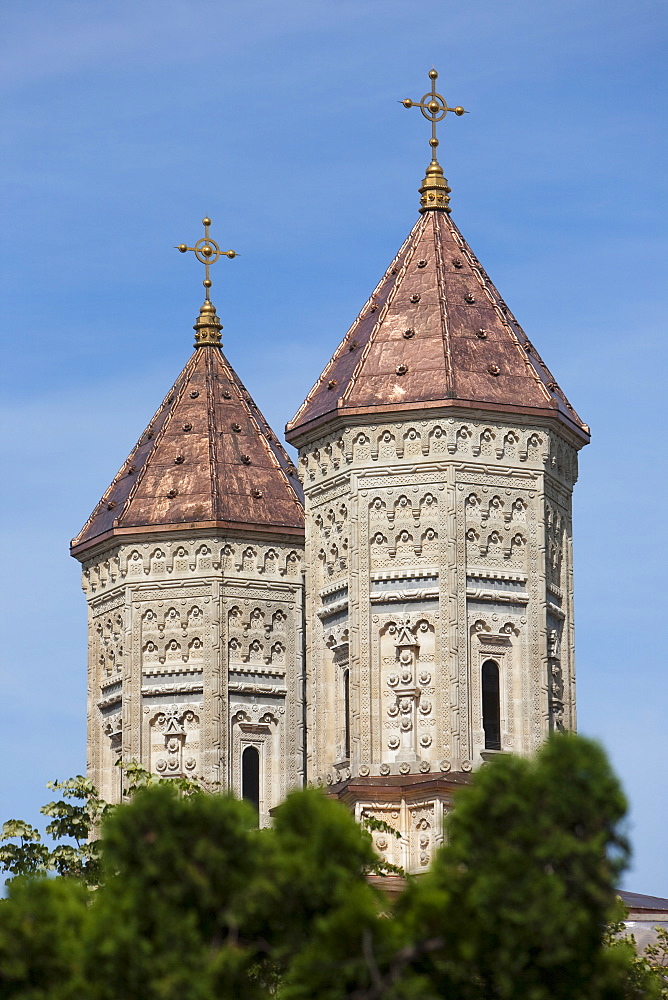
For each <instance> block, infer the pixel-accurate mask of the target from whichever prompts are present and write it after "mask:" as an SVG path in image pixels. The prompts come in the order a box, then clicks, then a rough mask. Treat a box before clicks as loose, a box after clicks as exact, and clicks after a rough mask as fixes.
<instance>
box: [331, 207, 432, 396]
mask: <svg viewBox="0 0 668 1000" xmlns="http://www.w3.org/2000/svg"><path fill="white" fill-rule="evenodd" d="M426 225H427V217H426V214H425V215H422V216H420V218H419V219H418V222H417V224H416V225H415V226H413V228H412V229H411V231H410V234H409V236H408V238H407V239H406V240H405V241H404V243H403V244H402V247H401V250H400V251H399V253H398V254H396V256H395V257H394V259H393V261H392V263H391V264H390V266H389V267H388V268H387V270H386V271H385V274H384V275H383V278H381V280H380V281H379V282H378V286H377V287H379V286H380V285H381V284H382V283H383V281H384V279H385V277H386V276H387V274H388V272H390V273H391V270H392V267H393V265H394V263H395V261H397V260H398V259H399V258H400V256H401V254H402V252H403V251H404V250H405V257H404V262H403V264H402V265H401V267H400V268H399V270H398V271H397V274H396V275H395V278H394V282H393V283H392V287H391V288H390V291H389V294H388V296H387V298H386V299H385V302H384V303H383V305H382V306H381V309H380V311H379V313H378V317H377V319H376V322H375V323H374V325H373V328H372V330H371V333H370V334H369V339H368V340H367V342H366V344H365V345H364V348H363V350H362V353H361V354H360V357H359V361H358V362H357V364H356V365H355V368H354V370H353V372H352V375H351V376H350V378H349V379H348V385H347V386H346V388H345V391H344V392H342V393H341V395H340V396H339V398H338V400H337V404H336V410H339V409H340V408H341V404H344V403H346V402H347V401H348V400H349V398H350V395H351V393H352V390H353V387H354V386H355V385H356V383H357V379H358V378H359V374H358V373H359V371H360V369H361V368H362V366H363V365H364V362H365V361H366V359H367V357H368V355H369V352H370V350H371V345H372V344H373V342H374V338H375V336H376V333H377V332H378V330H379V329H380V327H381V325H382V323H383V320H384V319H385V317H386V316H387V314H388V312H389V309H390V306H391V305H392V303H393V302H394V300H395V298H396V296H397V292H398V291H399V288H400V286H401V284H402V282H403V280H404V278H405V277H406V273H407V271H408V265H409V263H410V261H411V260H412V259H413V257H414V256H415V252H416V249H417V247H416V243H417V242H418V240H419V239H420V237H421V236H422V234H423V233H424V230H425V228H426ZM414 232H415V238H414V240H413V245H412V246H410V245H409V246H407V244H409V242H410V240H411V237H412V236H413V233H414ZM371 298H373V295H372V296H371Z"/></svg>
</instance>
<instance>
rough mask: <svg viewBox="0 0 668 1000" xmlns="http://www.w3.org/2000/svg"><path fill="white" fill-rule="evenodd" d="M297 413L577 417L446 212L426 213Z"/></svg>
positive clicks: (302, 426)
mask: <svg viewBox="0 0 668 1000" xmlns="http://www.w3.org/2000/svg"><path fill="white" fill-rule="evenodd" d="M422 211H423V214H422V215H421V216H420V218H419V220H418V221H417V222H416V224H415V226H414V227H413V229H412V230H411V232H410V234H409V236H408V239H407V240H406V242H405V243H404V245H403V246H402V247H401V249H400V251H399V253H398V254H397V256H396V257H395V258H394V260H393V261H392V263H391V265H390V266H389V268H388V269H387V271H386V272H385V274H384V275H383V277H382V279H381V281H380V282H379V284H378V286H377V287H376V289H375V291H374V293H373V295H372V296H371V298H370V299H369V300H368V302H367V303H366V305H365V306H364V308H363V309H362V311H361V313H360V314H359V316H358V317H357V319H356V320H355V322H354V323H353V325H352V327H351V328H350V330H349V331H348V333H347V334H346V336H345V337H344V339H343V341H342V342H341V344H340V345H339V348H338V349H337V351H336V353H335V354H334V356H333V357H332V359H331V360H330V362H329V363H328V365H327V366H326V368H325V370H324V371H323V373H322V375H321V376H320V378H319V379H318V381H317V383H316V384H315V385H314V387H313V388H312V389H311V391H310V393H309V394H308V396H307V398H306V400H305V402H304V403H303V405H302V406H301V408H300V409H299V411H298V412H297V414H296V416H295V417H294V418H293V420H292V421H291V422H290V423H289V424H288V425H287V428H286V436H287V439H288V441H290V442H291V443H294V444H297V443H299V442H300V441H301V440H303V438H304V436H305V435H310V434H311V433H312V432H315V431H319V430H320V428H321V427H324V425H326V424H328V423H329V422H330V421H331V420H332V418H334V417H342V416H349V417H351V418H352V417H355V416H358V415H365V414H366V415H369V416H373V415H380V414H381V413H384V414H392V415H394V414H398V413H400V412H402V411H405V410H425V409H431V408H442V407H449V406H452V407H457V408H461V407H469V408H473V409H476V410H480V409H483V410H493V411H495V412H497V413H498V412H508V413H522V414H527V415H530V416H534V417H543V418H544V417H550V418H552V419H556V420H558V421H560V422H561V424H563V425H564V426H565V427H567V428H568V429H569V430H570V431H571V432H573V434H574V435H575V436H576V438H578V439H579V440H580V441H581V442H582V443H586V442H587V441H588V440H589V428H588V427H587V425H586V424H584V423H583V422H582V420H580V418H579V417H578V415H577V413H576V412H575V410H574V409H573V407H572V406H571V405H570V403H569V402H568V400H567V399H566V396H565V395H564V393H563V392H562V391H561V389H560V388H559V386H558V385H557V383H556V381H555V379H554V377H553V375H552V374H551V372H550V371H549V369H548V368H547V366H546V365H545V364H544V362H543V361H542V359H541V357H540V355H539V354H538V352H537V350H536V349H535V347H534V346H533V345H532V344H531V343H530V342H529V339H528V338H527V336H526V334H525V333H524V331H523V330H522V328H521V327H520V325H519V323H518V322H517V320H516V319H515V318H514V316H513V315H512V313H511V312H510V310H509V309H508V307H507V306H506V304H505V302H504V301H503V299H502V298H501V296H500V295H499V293H498V291H497V290H496V288H495V287H494V285H493V284H492V282H491V281H490V279H489V277H488V276H487V274H486V273H485V271H484V269H483V268H482V266H481V265H480V263H479V261H478V260H477V258H476V257H475V255H474V254H473V252H472V250H471V249H470V247H469V246H468V244H467V242H466V240H465V239H464V237H463V236H462V234H461V233H460V231H459V230H458V228H457V226H456V225H455V224H454V222H453V221H452V219H451V218H450V216H449V214H448V212H447V210H445V211H444V210H441V209H438V208H435V209H431V210H425V209H423V210H422Z"/></svg>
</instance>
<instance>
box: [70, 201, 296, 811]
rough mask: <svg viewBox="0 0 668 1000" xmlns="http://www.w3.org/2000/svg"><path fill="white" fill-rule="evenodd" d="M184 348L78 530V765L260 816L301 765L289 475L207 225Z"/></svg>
mask: <svg viewBox="0 0 668 1000" xmlns="http://www.w3.org/2000/svg"><path fill="white" fill-rule="evenodd" d="M203 221H204V225H205V237H204V239H201V240H199V241H198V242H197V243H196V245H195V247H187V246H185V245H182V246H181V247H179V248H178V249H179V250H182V251H183V252H186V251H187V250H194V251H195V253H196V255H197V257H198V259H199V260H200V261H202V263H204V264H205V266H206V278H205V281H204V285H205V287H206V299H205V301H204V304H203V305H202V308H201V310H200V314H199V318H198V320H197V323H196V324H195V328H194V329H195V331H196V335H195V352H194V354H193V355H192V357H191V358H190V360H189V361H188V362H187V364H186V366H185V368H184V369H183V371H182V372H181V374H180V375H179V377H178V378H177V380H176V382H175V383H174V385H173V386H172V388H171V389H170V390H169V392H168V394H167V396H166V397H165V399H164V401H163V403H162V404H161V406H160V407H159V409H158V411H157V413H156V414H155V416H154V417H153V419H152V420H151V422H150V423H149V425H148V427H147V429H146V430H145V431H144V433H143V434H142V436H141V437H140V439H139V442H138V443H137V444H136V445H135V447H134V448H133V450H132V451H131V453H130V456H129V458H128V459H127V461H126V462H125V464H124V465H123V467H122V468H121V470H120V471H119V472H118V474H117V475H116V478H115V479H114V481H113V482H112V484H111V486H110V487H109V489H108V490H107V491H106V493H105V494H104V496H103V497H102V499H101V500H100V502H99V504H98V505H97V507H96V508H95V510H94V511H93V513H92V514H91V516H90V517H89V519H88V521H87V522H86V524H85V525H84V527H83V529H82V530H81V532H80V533H79V535H78V536H77V537H76V538H75V539H74V540H73V542H72V548H71V552H72V555H73V556H75V558H77V559H78V560H79V561H80V562H81V563H82V567H83V587H84V591H85V593H86V597H87V600H88V609H89V618H88V621H89V667H88V671H89V685H88V698H89V705H88V757H89V776H90V777H91V778H92V780H93V781H94V782H95V783H96V784H97V786H98V787H99V789H100V792H101V794H102V796H103V797H104V798H105V799H107V800H108V801H111V802H114V801H118V800H119V797H120V795H121V790H122V789H121V784H122V774H121V771H120V769H119V768H117V767H115V766H114V765H115V764H116V762H117V761H119V760H121V759H122V760H123V761H132V760H135V761H138V762H140V763H141V764H143V765H144V766H145V767H147V768H149V769H150V770H151V771H153V772H154V773H156V774H160V775H167V776H169V775H172V776H175V775H188V776H191V777H193V778H200V779H202V780H203V781H204V783H205V784H208V785H211V786H213V785H214V783H216V782H218V783H219V785H220V786H221V787H222V788H223V789H228V788H229V789H230V790H232V791H234V792H235V793H236V794H237V795H238V796H242V795H243V796H244V797H245V798H247V799H249V800H250V801H251V802H253V803H254V804H255V806H256V808H257V810H258V813H259V818H260V822H261V823H263V824H264V823H266V822H268V817H269V810H270V809H271V808H273V806H275V805H277V804H278V803H279V802H280V801H281V800H282V799H283V798H284V797H285V795H286V794H287V792H288V791H289V790H290V789H291V788H292V787H294V786H296V785H298V784H301V782H302V775H303V728H302V717H303V707H302V703H303V691H302V685H303V583H302V561H303V548H304V515H303V504H302V490H301V486H300V484H299V481H298V479H297V478H296V469H295V468H294V466H293V464H292V462H291V461H290V459H289V458H288V456H287V454H286V452H285V451H284V449H283V448H282V446H281V445H280V444H279V442H278V441H277V439H276V436H275V434H274V433H273V432H272V430H271V428H270V427H269V425H268V424H267V422H266V420H265V419H264V418H263V416H262V414H261V413H260V411H259V410H258V408H257V406H256V404H255V403H254V401H253V400H252V399H251V397H250V395H249V393H248V392H247V391H246V389H245V388H244V386H243V384H242V383H241V381H240V380H239V378H238V376H237V375H236V373H235V372H234V370H233V369H232V367H231V365H230V364H229V362H228V361H227V359H226V358H225V356H224V354H223V353H222V351H221V346H220V344H221V334H220V331H221V323H220V320H219V319H218V317H217V315H216V312H215V309H214V307H213V305H212V303H211V301H210V298H209V288H210V286H211V281H210V279H209V264H211V263H213V262H215V261H216V260H217V258H218V257H220V256H222V255H226V256H228V257H234V256H235V254H234V253H233V252H232V251H228V252H227V253H225V252H221V251H220V249H219V247H218V246H217V244H216V243H215V242H214V241H213V240H211V239H210V237H209V225H210V220H209V219H204V220H203Z"/></svg>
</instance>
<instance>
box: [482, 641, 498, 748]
mask: <svg viewBox="0 0 668 1000" xmlns="http://www.w3.org/2000/svg"><path fill="white" fill-rule="evenodd" d="M482 728H483V730H484V732H485V750H500V749H501V699H500V697H499V664H498V663H497V662H496V661H495V660H485V662H484V663H483V665H482Z"/></svg>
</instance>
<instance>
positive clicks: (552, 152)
mask: <svg viewBox="0 0 668 1000" xmlns="http://www.w3.org/2000/svg"><path fill="white" fill-rule="evenodd" d="M0 19H1V22H2V23H1V24H0V34H1V36H2V43H1V45H2V49H3V50H4V51H3V52H2V60H1V62H2V69H1V70H0V76H1V78H2V87H3V91H4V101H3V111H2V117H3V123H2V134H3V136H4V142H5V144H6V149H5V152H4V154H3V158H2V161H3V165H2V167H0V171H1V177H2V191H3V194H2V211H3V218H4V220H5V224H4V233H3V240H2V245H1V246H0V254H1V255H2V282H3V285H2V313H3V328H4V331H5V337H4V351H5V357H6V360H5V364H4V366H3V373H2V379H3V383H4V384H3V393H2V427H3V452H4V473H5V475H4V488H3V490H2V500H3V504H4V516H3V518H2V553H3V556H4V573H3V574H2V583H3V598H2V607H3V611H4V615H5V624H4V633H3V634H4V641H3V643H2V651H3V663H2V668H1V670H2V673H1V681H0V683H1V685H2V697H1V698H0V741H1V746H2V753H3V761H4V767H3V769H2V774H1V775H0V813H1V815H0V818H1V819H5V818H8V817H9V816H23V817H25V818H26V819H32V820H34V819H36V818H37V816H38V813H37V809H38V806H39V805H40V804H42V803H43V802H44V801H45V800H46V797H47V795H48V793H47V792H46V791H45V789H44V784H45V782H46V781H48V780H51V779H53V778H56V777H60V778H64V777H66V776H69V775H71V774H74V773H76V772H79V771H81V770H83V769H84V768H85V753H84V747H85V700H86V673H85V664H86V609H85V601H84V598H83V595H82V594H81V591H80V586H79V568H78V564H77V563H75V562H74V560H72V559H70V557H69V555H68V543H69V539H70V538H71V537H72V536H73V535H74V534H75V533H76V532H77V531H78V529H79V528H80V527H81V525H82V523H83V522H84V520H85V519H86V517H87V516H88V514H89V513H90V510H91V509H92V507H93V506H94V504H95V503H96V501H97V500H98V498H99V496H100V495H101V493H102V492H103V490H104V489H105V488H106V486H107V484H108V483H109V482H110V480H111V479H112V477H113V475H114V474H115V472H116V470H117V468H118V467H119V466H120V464H121V463H122V461H123V460H124V458H125V456H126V454H127V453H128V451H129V450H130V447H131V446H132V445H133V443H134V442H135V440H136V438H137V437H138V436H139V434H140V433H141V431H142V430H143V428H144V427H145V425H146V423H147V422H148V419H149V418H150V416H151V414H152V413H153V411H154V409H155V407H156V406H157V404H158V403H159V401H160V400H161V398H162V396H163V395H164V393H165V392H166V390H167V388H168V387H169V385H170V384H171V382H172V381H173V379H174V378H175V377H176V375H177V374H178V372H179V371H180V369H181V368H182V366H183V364H184V363H185V361H186V360H187V358H188V356H189V354H190V350H191V343H192V330H191V327H192V324H193V322H194V320H195V318H196V315H197V312H198V309H199V305H200V301H201V284H200V281H201V278H202V275H201V274H200V273H199V270H200V269H199V265H196V263H195V261H194V260H193V259H192V255H188V256H187V257H185V256H182V255H180V254H179V253H177V252H176V251H175V250H174V249H173V248H174V246H175V245H176V244H178V243H181V242H187V243H189V244H190V245H192V241H194V240H196V239H198V238H199V236H200V235H201V224H200V220H201V218H202V216H203V215H205V214H208V215H210V216H211V218H212V219H213V223H214V225H213V229H212V235H213V236H214V237H215V238H217V239H218V240H219V242H220V243H221V245H224V246H225V247H228V246H230V247H233V248H234V249H235V250H237V251H238V252H239V254H240V256H239V257H238V258H237V259H236V260H234V261H228V260H223V261H221V262H219V263H218V264H217V266H216V268H215V269H214V274H213V279H214V287H213V299H214V302H215V304H216V306H217V309H218V313H219V315H220V317H221V320H222V322H223V324H224V328H225V329H224V331H223V337H224V342H225V351H226V353H227V355H228V357H229V358H230V360H231V362H232V363H233V364H234V366H235V367H236V369H237V371H238V372H239V374H240V376H241V378H242V379H243V380H244V381H245V382H246V384H247V386H248V388H249V389H250V391H251V392H252V394H253V396H254V397H255V399H256V400H257V402H258V404H259V405H260V407H261V408H262V409H263V411H264V412H265V415H266V416H267V418H268V419H269V420H270V422H271V423H272V424H273V426H274V428H275V429H276V430H277V431H280V430H281V428H282V426H283V425H284V423H285V421H286V420H287V419H289V418H290V417H291V416H292V415H293V413H294V412H295V410H296V409H297V407H298V405H299V404H300V402H301V401H302V399H303V397H304V395H305V394H306V392H307V391H308V389H309V388H310V386H311V385H312V383H313V382H314V381H315V379H316V378H317V376H318V375H319V373H320V371H321V369H322V367H323V365H324V363H325V362H326V360H327V359H328V358H329V356H330V354H331V352H332V351H333V349H334V347H335V346H336V344H337V343H338V341H339V339H340V337H341V336H342V335H343V333H344V332H345V330H346V329H347V327H348V325H349V324H350V322H351V321H352V319H353V318H354V316H355V315H356V313H357V311H358V309H359V307H360V306H361V305H362V303H363V302H364V300H365V299H366V297H367V296H368V294H369V293H370V291H371V290H372V288H373V286H374V285H375V283H376V281H377V280H378V278H379V277H380V275H381V274H382V272H383V270H384V269H385V267H386V265H387V263H388V262H389V261H390V259H391V258H392V256H393V255H394V253H395V251H396V250H397V248H398V246H399V245H400V243H401V241H402V240H403V238H404V237H405V235H406V234H407V232H408V230H409V229H410V227H411V225H412V224H413V222H414V220H415V217H416V215H417V204H418V195H417V192H416V188H417V186H418V184H419V182H420V179H421V178H422V176H423V173H424V169H425V166H426V163H427V160H428V146H427V138H428V126H427V124H426V122H425V121H424V119H423V118H422V117H421V116H420V115H419V114H418V112H417V111H410V112H408V111H406V110H404V109H403V108H402V107H401V106H400V104H399V103H397V102H398V101H400V100H401V99H402V98H404V97H407V96H410V97H413V98H419V97H420V96H421V94H422V93H424V92H425V91H426V90H427V89H428V80H427V75H426V74H427V71H428V70H429V69H430V68H431V66H432V65H435V66H436V68H437V69H438V70H439V73H440V78H439V81H438V82H439V89H440V91H441V92H442V93H443V94H444V96H445V97H446V99H447V100H448V102H449V103H450V104H451V105H454V104H463V105H464V107H466V108H467V109H470V111H471V114H469V115H466V116H464V117H463V118H461V119H457V118H453V119H451V118H450V117H448V119H447V120H446V122H444V123H443V126H442V127H441V146H440V149H439V153H440V158H441V162H442V164H443V166H444V169H445V173H446V176H447V177H448V179H449V181H450V185H451V187H452V196H451V199H452V200H451V204H452V208H453V218H454V219H455V221H456V222H457V224H458V225H459V226H460V228H461V229H462V230H463V232H464V234H465V236H466V237H467V239H468V241H469V243H470V244H471V246H472V248H473V250H474V252H475V253H476V254H477V256H478V257H479V258H480V260H481V261H482V262H483V264H484V265H485V267H486V269H487V270H488V272H489V273H490V275H491V277H492V279H493V281H494V282H495V283H496V285H497V286H498V287H499V289H500V291H501V294H502V295H503V296H504V298H505V300H506V301H507V302H508V303H509V305H510V306H511V308H512V309H513V311H514V313H515V314H516V315H517V317H518V319H519V321H520V322H521V323H522V325H523V326H524V329H525V330H526V332H527V334H528V335H529V337H530V338H531V339H532V340H533V341H534V343H535V344H536V345H537V346H538V348H539V349H540V351H541V353H542V355H543V357H544V358H545V360H546V361H547V363H548V364H549V365H550V367H551V368H552V370H553V372H554V374H555V376H556V377H557V379H558V381H559V382H560V384H561V386H562V387H563V388H564V390H565V391H566V393H567V394H568V396H569V397H570V399H571V401H572V403H573V404H574V406H575V407H576V409H577V410H578V411H579V413H580V414H581V416H582V417H583V419H584V420H586V421H587V422H588V423H589V424H590V425H591V427H592V443H591V445H590V446H589V447H587V448H586V449H585V451H584V452H583V453H582V454H581V463H580V482H579V483H578V484H577V486H576V492H575V503H574V514H575V558H576V627H577V633H576V634H577V638H576V642H577V665H578V711H579V726H580V730H581V731H582V732H583V733H586V734H589V735H593V736H596V737H598V738H600V739H601V740H602V741H603V743H604V744H605V746H606V747H607V749H608V750H609V752H610V754H611V756H612V760H613V763H614V765H615V767H616V768H617V770H618V773H619V774H620V776H621V778H622V780H623V782H624V786H625V788H626V791H627V794H628V796H629V799H630V802H631V807H632V808H631V814H630V832H631V837H632V841H633V844H634V851H635V854H634V867H633V869H632V870H631V871H630V872H629V874H628V875H627V877H626V879H625V886H626V887H627V888H632V889H634V890H635V891H638V892H646V893H652V894H658V895H664V896H668V858H667V857H666V852H665V850H664V849H663V845H664V842H665V828H666V823H667V821H668V816H667V810H666V799H667V796H666V785H667V778H668V763H667V762H668V735H667V728H666V723H665V717H666V705H667V701H668V698H667V696H668V680H667V677H668V672H667V670H666V648H667V647H666V634H665V621H666V614H665V609H664V604H663V602H662V601H660V597H659V592H660V578H663V575H664V573H665V570H663V561H664V560H665V556H666V550H665V529H664V527H663V525H664V516H663V515H664V510H665V499H664V498H665V492H666V481H665V472H664V467H665V432H664V424H665V408H664V406H662V402H663V400H664V399H665V371H666V362H667V360H668V359H667V358H666V351H665V343H666V334H665V317H666V315H667V314H668V308H667V307H668V302H666V298H667V295H666V287H667V283H666V280H665V279H666V276H665V261H666V259H667V257H668V254H667V252H666V251H667V248H666V236H665V233H666V214H667V213H666V190H665V174H666V170H665V145H666V143H665V133H666V122H665V115H664V114H663V111H664V107H665V102H666V72H665V62H666V7H665V4H664V3H662V2H659V0H634V2H630V0H626V2H616V0H577V2H571V0H561V2H559V3H555V2H549V0H547V2H544V3H536V2H535V0H531V2H528V0H506V2H504V3H502V4H500V3H498V2H495V0H466V2H460V0H442V2H441V3H440V4H439V5H437V6H436V7H433V5H432V7H431V8H429V9H428V10H427V9H423V8H422V7H419V6H418V5H410V4H407V3H405V2H403V0H402V2H398V0H384V2H382V3H381V2H376V0H354V2H350V0H339V2H336V3H333V2H323V0H309V2H305V0H291V2H290V3H289V4H285V3H278V2H274V0H246V2H245V3H243V4H233V3H231V2H230V0H226V2H221V0H217V2H216V0H159V2H154V0H113V2H112V0H104V2H103V0H80V2H74V0H59V2H58V3H53V0H22V2H21V3H20V4H13V5H9V4H5V6H4V12H3V13H2V14H1V15H0Z"/></svg>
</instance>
